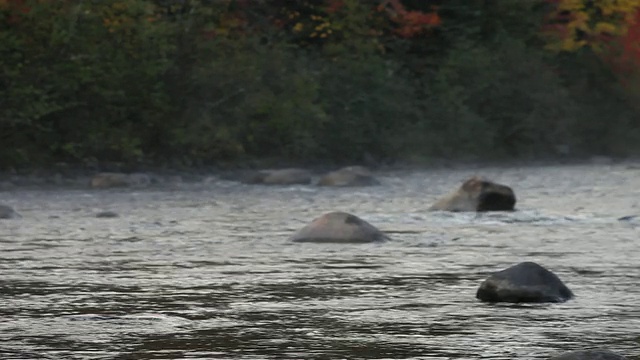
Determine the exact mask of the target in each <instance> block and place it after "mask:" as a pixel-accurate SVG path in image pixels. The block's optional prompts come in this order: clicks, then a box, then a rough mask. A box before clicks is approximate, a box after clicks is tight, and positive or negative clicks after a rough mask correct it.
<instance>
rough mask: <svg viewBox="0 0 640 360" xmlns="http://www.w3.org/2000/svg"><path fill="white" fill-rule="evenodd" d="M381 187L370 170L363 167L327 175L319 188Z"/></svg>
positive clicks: (348, 167) (321, 180)
mask: <svg viewBox="0 0 640 360" xmlns="http://www.w3.org/2000/svg"><path fill="white" fill-rule="evenodd" d="M372 185H380V181H378V180H377V179H376V178H375V177H374V176H373V174H372V173H371V171H369V169H367V168H365V167H363V166H347V167H344V168H342V169H339V170H336V171H332V172H330V173H327V174H325V175H324V176H322V178H320V181H318V186H372Z"/></svg>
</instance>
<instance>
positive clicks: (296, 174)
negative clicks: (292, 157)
mask: <svg viewBox="0 0 640 360" xmlns="http://www.w3.org/2000/svg"><path fill="white" fill-rule="evenodd" d="M240 181H241V182H243V183H245V184H264V185H307V184H310V183H311V172H310V171H308V170H304V169H293V168H292V169H279V170H261V171H252V172H249V173H245V174H243V175H242V178H241V180H240Z"/></svg>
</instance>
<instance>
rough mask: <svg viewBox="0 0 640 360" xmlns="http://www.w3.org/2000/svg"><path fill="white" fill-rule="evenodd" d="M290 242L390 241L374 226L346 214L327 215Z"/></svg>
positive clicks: (296, 234) (298, 233)
mask: <svg viewBox="0 0 640 360" xmlns="http://www.w3.org/2000/svg"><path fill="white" fill-rule="evenodd" d="M290 240H292V241H295V242H322V243H370V242H377V241H385V240H389V237H387V236H386V235H385V234H384V233H382V232H381V231H380V230H378V229H377V228H376V227H374V226H373V225H371V224H369V223H368V222H366V221H364V220H362V219H360V218H359V217H357V216H355V215H351V214H349V213H346V212H341V211H336V212H330V213H326V214H324V215H322V216H320V217H319V218H317V219H315V220H313V221H312V222H311V223H310V224H309V225H307V226H305V227H303V228H302V229H300V230H298V231H297V232H296V233H295V234H294V235H293V236H292V237H291V238H290Z"/></svg>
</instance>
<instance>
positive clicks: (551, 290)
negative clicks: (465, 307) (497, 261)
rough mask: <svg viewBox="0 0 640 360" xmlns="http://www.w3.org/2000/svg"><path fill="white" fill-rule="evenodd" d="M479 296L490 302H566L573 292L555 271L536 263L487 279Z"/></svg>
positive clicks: (508, 269) (525, 263) (528, 263)
mask: <svg viewBox="0 0 640 360" xmlns="http://www.w3.org/2000/svg"><path fill="white" fill-rule="evenodd" d="M476 297H477V298H478V299H480V300H482V301H488V302H510V303H521V302H534V303H541V302H563V301H566V300H569V299H571V298H572V297H573V293H572V292H571V290H569V288H567V286H565V284H563V283H562V281H561V280H560V279H559V278H558V277H557V276H556V275H555V274H554V273H552V272H551V271H549V270H547V269H545V268H544V267H542V266H540V265H538V264H536V263H534V262H523V263H520V264H517V265H514V266H512V267H510V268H507V269H505V270H502V271H498V272H496V273H494V274H492V275H491V276H489V278H487V279H486V280H485V281H484V282H483V283H482V284H481V285H480V288H479V289H478V292H477V293H476Z"/></svg>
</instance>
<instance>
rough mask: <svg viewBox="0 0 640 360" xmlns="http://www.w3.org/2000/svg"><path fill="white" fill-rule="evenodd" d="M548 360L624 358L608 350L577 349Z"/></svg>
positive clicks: (620, 359) (618, 359)
mask: <svg viewBox="0 0 640 360" xmlns="http://www.w3.org/2000/svg"><path fill="white" fill-rule="evenodd" d="M549 360H626V358H625V357H624V356H622V355H618V354H616V353H613V352H611V351H609V350H604V349H596V350H579V351H571V352H567V353H564V354H560V355H556V356H553V357H550V358H549Z"/></svg>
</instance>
